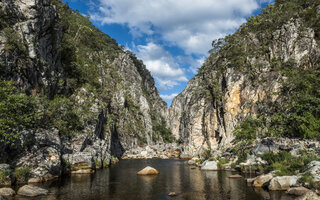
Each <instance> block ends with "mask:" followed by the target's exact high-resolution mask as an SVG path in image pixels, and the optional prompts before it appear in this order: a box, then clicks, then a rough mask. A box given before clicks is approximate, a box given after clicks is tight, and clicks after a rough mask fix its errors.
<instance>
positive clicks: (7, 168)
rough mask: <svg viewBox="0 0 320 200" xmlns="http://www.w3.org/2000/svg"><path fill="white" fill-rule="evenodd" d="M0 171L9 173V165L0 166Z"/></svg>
mask: <svg viewBox="0 0 320 200" xmlns="http://www.w3.org/2000/svg"><path fill="white" fill-rule="evenodd" d="M0 171H11V168H10V165H9V164H0Z"/></svg>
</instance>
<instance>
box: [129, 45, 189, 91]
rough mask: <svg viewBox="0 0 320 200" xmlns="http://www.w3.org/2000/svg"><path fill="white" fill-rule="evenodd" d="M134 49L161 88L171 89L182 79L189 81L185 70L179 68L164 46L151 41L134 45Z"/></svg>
mask: <svg viewBox="0 0 320 200" xmlns="http://www.w3.org/2000/svg"><path fill="white" fill-rule="evenodd" d="M133 51H135V52H136V54H137V56H138V57H139V58H140V59H142V60H143V62H144V64H145V65H146V67H147V69H148V70H149V71H150V72H151V74H152V75H153V76H154V77H155V79H156V81H157V82H158V84H159V88H160V89H171V88H172V87H174V86H176V85H179V82H181V81H182V82H186V81H188V79H187V77H186V75H185V71H184V70H183V69H182V68H179V66H178V64H177V63H176V62H175V59H174V58H173V57H172V55H171V54H170V53H169V52H168V51H166V50H165V49H164V48H163V47H162V46H160V45H158V44H155V43H153V42H149V43H148V44H146V45H138V46H136V47H134V49H133Z"/></svg>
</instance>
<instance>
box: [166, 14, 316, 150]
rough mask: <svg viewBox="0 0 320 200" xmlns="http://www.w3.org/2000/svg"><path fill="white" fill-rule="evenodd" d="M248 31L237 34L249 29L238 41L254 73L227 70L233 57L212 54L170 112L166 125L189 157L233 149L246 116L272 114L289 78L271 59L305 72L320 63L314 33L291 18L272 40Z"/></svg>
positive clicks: (298, 20)
mask: <svg viewBox="0 0 320 200" xmlns="http://www.w3.org/2000/svg"><path fill="white" fill-rule="evenodd" d="M246 26H247V25H246V24H244V25H243V26H242V27H241V28H240V29H239V30H238V32H236V33H235V34H239V33H240V32H241V31H243V30H244V29H245V30H246V34H244V35H245V36H243V34H242V36H240V38H239V40H240V41H242V42H243V43H244V45H245V46H248V48H247V49H245V50H243V51H244V52H245V56H243V57H242V58H243V59H244V60H245V63H246V64H247V66H248V63H249V66H254V67H253V69H252V70H248V69H243V68H244V67H243V66H241V65H236V66H233V67H229V65H230V63H231V60H232V59H233V57H232V56H230V57H227V58H223V59H224V60H223V61H221V59H220V58H221V55H220V54H219V52H218V53H214V54H212V55H211V56H210V57H209V58H208V59H207V61H206V62H205V63H204V65H203V67H202V68H201V69H200V71H199V74H197V75H196V76H195V77H194V78H193V79H191V80H190V81H189V83H188V85H187V87H186V88H185V90H184V91H183V92H182V93H181V94H179V95H178V96H177V97H175V98H174V100H173V102H172V105H171V107H170V108H169V120H168V122H169V124H170V127H171V130H172V132H173V135H174V136H175V137H176V139H178V140H180V142H181V144H182V145H183V151H184V153H186V154H189V155H191V156H198V155H200V154H202V153H203V152H205V151H206V150H208V149H211V150H213V151H216V150H219V149H220V150H221V149H226V148H228V147H231V142H232V140H233V139H234V134H233V132H234V130H235V128H236V127H237V126H239V125H240V124H241V123H242V122H243V121H244V120H245V119H247V118H248V116H252V117H255V116H256V114H258V113H261V112H264V113H268V112H269V107H271V106H270V105H272V104H273V103H275V102H281V97H279V96H278V94H277V92H279V91H280V89H281V82H282V81H283V80H285V77H283V76H282V75H281V74H280V73H279V72H276V71H274V70H273V69H272V61H273V60H277V61H279V62H280V63H282V64H284V63H287V62H290V61H291V62H292V61H293V62H294V63H295V66H292V67H303V68H305V67H310V66H312V65H313V64H314V62H315V61H316V60H317V59H318V58H319V55H320V53H319V52H320V50H319V45H318V44H317V42H316V39H315V31H314V30H313V29H311V28H308V27H305V25H304V24H303V22H302V20H300V19H291V20H290V21H288V22H286V23H284V24H283V25H282V26H280V27H278V28H277V29H275V30H272V33H271V36H270V34H267V33H266V34H264V33H259V34H257V33H256V32H254V31H251V30H250V29H249V30H248V29H247V28H246ZM270 37H271V39H270ZM266 38H269V39H268V43H267V46H266V47H265V48H266V52H265V53H261V52H255V51H254V50H252V49H255V48H258V47H261V46H262V45H265V44H264V42H265V40H266ZM250 48H251V49H250ZM234 56H235V57H236V56H237V55H234ZM247 66H245V67H247ZM221 68H224V69H223V70H220V69H221ZM252 76H255V78H254V80H253V78H252ZM270 112H271V111H270ZM270 114H271V113H270Z"/></svg>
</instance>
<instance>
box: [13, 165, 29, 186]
mask: <svg viewBox="0 0 320 200" xmlns="http://www.w3.org/2000/svg"><path fill="white" fill-rule="evenodd" d="M30 172H31V169H30V168H28V167H20V168H16V169H15V170H14V177H15V178H16V181H17V182H18V183H26V182H28V179H29V178H30Z"/></svg>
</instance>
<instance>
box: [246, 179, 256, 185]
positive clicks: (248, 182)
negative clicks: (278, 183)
mask: <svg viewBox="0 0 320 200" xmlns="http://www.w3.org/2000/svg"><path fill="white" fill-rule="evenodd" d="M254 180H255V179H254V178H248V179H247V180H246V181H247V184H252V183H253V181H254Z"/></svg>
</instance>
